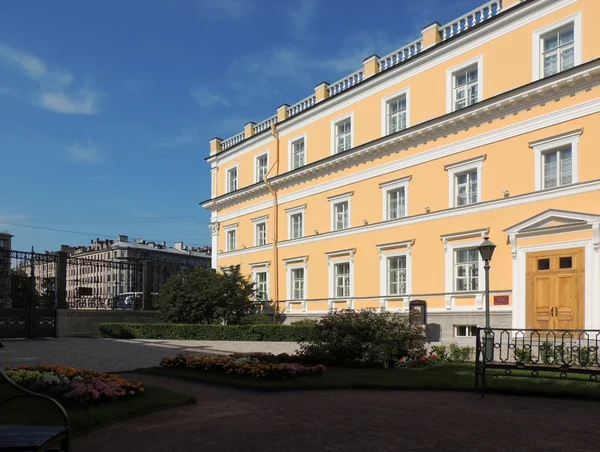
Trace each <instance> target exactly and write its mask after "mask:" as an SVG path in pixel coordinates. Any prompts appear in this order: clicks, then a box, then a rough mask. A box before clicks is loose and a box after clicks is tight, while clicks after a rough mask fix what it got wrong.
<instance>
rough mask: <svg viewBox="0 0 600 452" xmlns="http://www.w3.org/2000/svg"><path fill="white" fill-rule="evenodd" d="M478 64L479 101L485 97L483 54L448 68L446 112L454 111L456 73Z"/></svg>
mask: <svg viewBox="0 0 600 452" xmlns="http://www.w3.org/2000/svg"><path fill="white" fill-rule="evenodd" d="M475 64H476V65H477V84H478V88H477V103H480V102H481V101H482V100H484V97H483V93H484V91H483V81H484V80H483V79H484V77H483V55H478V56H476V57H475V58H471V59H470V60H467V61H464V62H462V63H461V64H459V65H456V66H453V67H451V68H449V69H447V70H446V113H452V112H453V111H455V110H454V74H456V73H457V72H460V71H462V70H464V69H466V68H468V67H469V66H473V65H475Z"/></svg>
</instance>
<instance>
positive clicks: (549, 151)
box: [529, 129, 583, 190]
mask: <svg viewBox="0 0 600 452" xmlns="http://www.w3.org/2000/svg"><path fill="white" fill-rule="evenodd" d="M582 133H583V129H578V130H574V131H571V132H567V133H563V134H560V135H556V136H552V137H549V138H544V139H541V140H538V141H535V142H533V143H530V144H529V146H530V147H531V148H532V149H533V152H534V158H535V189H536V190H545V189H550V188H557V187H562V186H565V185H569V184H575V183H577V182H579V180H578V177H579V174H578V173H579V171H578V158H579V156H578V154H579V137H580V136H581V134H582Z"/></svg>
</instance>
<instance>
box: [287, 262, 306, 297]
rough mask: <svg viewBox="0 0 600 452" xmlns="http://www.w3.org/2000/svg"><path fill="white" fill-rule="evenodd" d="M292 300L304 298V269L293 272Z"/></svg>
mask: <svg viewBox="0 0 600 452" xmlns="http://www.w3.org/2000/svg"><path fill="white" fill-rule="evenodd" d="M290 282H291V287H292V299H293V300H300V299H303V298H305V297H304V268H293V269H292V270H291V281H290Z"/></svg>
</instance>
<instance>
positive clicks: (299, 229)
mask: <svg viewBox="0 0 600 452" xmlns="http://www.w3.org/2000/svg"><path fill="white" fill-rule="evenodd" d="M290 223H291V225H290V232H291V234H290V238H291V239H299V238H302V237H304V214H303V213H294V214H292V215H290Z"/></svg>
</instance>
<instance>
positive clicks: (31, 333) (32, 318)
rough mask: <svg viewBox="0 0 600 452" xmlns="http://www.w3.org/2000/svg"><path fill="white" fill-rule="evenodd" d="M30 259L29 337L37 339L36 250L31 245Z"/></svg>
mask: <svg viewBox="0 0 600 452" xmlns="http://www.w3.org/2000/svg"><path fill="white" fill-rule="evenodd" d="M29 256H30V261H29V294H28V295H29V296H28V297H27V309H28V316H29V328H28V330H27V339H35V330H36V322H37V320H36V318H35V305H36V304H37V300H36V296H35V292H36V287H35V263H34V262H33V260H34V256H35V254H34V251H33V247H31V254H30V255H29Z"/></svg>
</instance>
